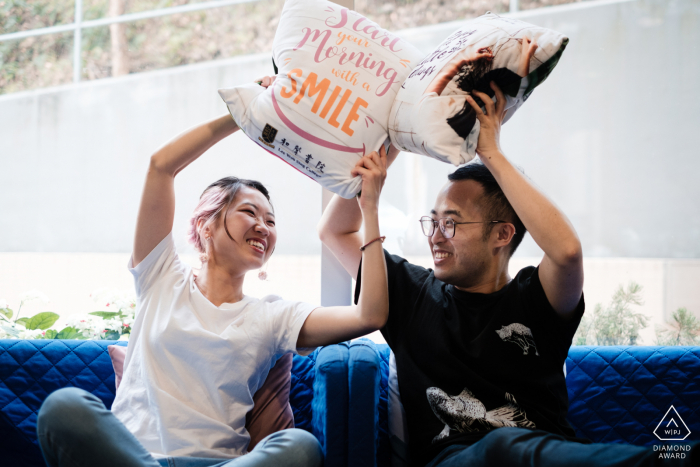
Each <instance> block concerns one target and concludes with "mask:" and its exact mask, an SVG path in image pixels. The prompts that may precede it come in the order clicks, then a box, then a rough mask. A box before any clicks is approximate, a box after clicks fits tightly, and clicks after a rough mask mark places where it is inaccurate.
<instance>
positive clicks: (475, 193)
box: [428, 180, 492, 287]
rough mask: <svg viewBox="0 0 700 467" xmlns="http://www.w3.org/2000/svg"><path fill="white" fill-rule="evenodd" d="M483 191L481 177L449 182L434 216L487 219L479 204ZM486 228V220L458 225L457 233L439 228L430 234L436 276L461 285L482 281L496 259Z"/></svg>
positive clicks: (457, 219)
mask: <svg viewBox="0 0 700 467" xmlns="http://www.w3.org/2000/svg"><path fill="white" fill-rule="evenodd" d="M483 194H484V189H483V187H482V186H481V184H480V183H479V182H477V181H474V180H459V181H454V182H452V181H451V182H448V183H447V184H446V185H445V186H444V187H443V189H442V190H441V191H440V193H439V194H438V197H437V199H436V200H435V207H434V208H433V209H432V211H431V213H430V216H431V217H432V218H433V219H434V220H438V219H441V218H443V217H448V218H450V219H452V220H453V221H455V222H482V221H484V220H486V219H483V214H482V212H481V211H482V210H481V208H480V205H479V203H480V202H481V200H482V199H483V198H482V197H483ZM483 232H484V224H463V225H455V232H454V237H452V238H445V236H444V235H443V233H442V231H441V230H440V228H436V229H435V232H434V233H433V235H432V236H431V237H429V238H428V243H429V244H430V250H431V253H432V255H433V262H434V264H435V277H436V278H437V279H439V280H441V281H443V282H446V283H448V284H452V285H455V286H458V287H470V286H472V285H475V284H478V283H479V279H480V278H481V277H482V276H483V274H484V273H485V272H486V271H487V269H488V265H489V263H490V261H491V260H492V255H491V254H490V252H489V248H488V240H485V239H484V235H483ZM449 233H450V232H448V234H449Z"/></svg>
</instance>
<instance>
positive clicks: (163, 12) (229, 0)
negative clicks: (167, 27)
mask: <svg viewBox="0 0 700 467" xmlns="http://www.w3.org/2000/svg"><path fill="white" fill-rule="evenodd" d="M257 1H259V0H212V1H210V2H203V3H191V4H188V5H181V6H174V7H169V8H160V9H157V10H148V11H141V12H139V13H129V14H126V15H120V16H111V17H108V18H100V19H94V20H90V21H83V0H75V19H74V21H73V22H72V23H70V24H61V25H58V26H50V27H47V28H39V29H30V30H28V31H19V32H13V33H9V34H1V35H0V42H5V41H14V40H18V39H26V38H27V37H36V36H44V35H47V34H58V33H61V32H68V31H73V81H74V82H76V83H77V82H78V81H80V77H81V71H82V59H81V51H82V30H83V29H88V28H98V27H101V26H109V25H110V24H117V23H129V22H132V21H139V20H142V19H149V18H159V17H161V16H168V15H174V14H177V13H189V12H193V11H201V10H209V9H211V8H221V7H224V6H229V5H237V4H240V3H253V2H257Z"/></svg>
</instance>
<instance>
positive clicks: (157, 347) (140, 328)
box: [112, 234, 316, 458]
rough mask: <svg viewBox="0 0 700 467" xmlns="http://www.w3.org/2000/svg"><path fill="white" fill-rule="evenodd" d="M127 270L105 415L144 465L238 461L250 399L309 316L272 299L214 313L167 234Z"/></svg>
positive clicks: (304, 306)
mask: <svg viewBox="0 0 700 467" xmlns="http://www.w3.org/2000/svg"><path fill="white" fill-rule="evenodd" d="M129 268H130V271H131V273H132V274H133V275H134V279H135V283H136V295H137V297H138V302H137V308H136V310H137V311H136V320H135V322H134V326H133V330H132V333H131V337H130V339H129V347H128V350H127V354H126V360H125V362H124V376H123V378H122V382H121V385H120V386H119V391H118V392H117V396H116V398H115V400H114V404H113V405H112V412H113V413H114V415H116V417H117V418H118V419H119V420H120V421H121V422H122V423H123V424H124V425H125V426H126V427H127V428H128V429H129V431H131V432H132V433H133V434H134V436H136V438H137V439H138V440H139V441H140V442H141V444H142V445H143V446H144V447H145V448H146V449H147V450H148V451H149V452H151V453H152V454H153V455H154V457H171V456H172V457H175V456H185V457H209V458H233V457H237V456H240V455H243V454H245V453H246V450H247V448H248V443H249V441H250V436H249V435H248V431H247V430H246V429H245V417H246V413H247V412H248V411H249V410H251V409H252V408H253V394H255V392H256V391H257V390H258V388H259V387H260V386H261V385H262V384H263V383H264V382H265V378H266V377H267V374H268V372H269V371H270V368H271V367H272V366H273V365H274V363H275V361H276V360H277V358H278V357H279V356H280V355H282V354H284V353H287V352H297V349H296V342H297V338H298V336H299V331H300V330H301V327H302V325H303V324H304V321H305V320H306V318H307V317H308V316H309V314H310V313H311V311H313V309H314V308H316V307H315V306H313V305H311V304H308V303H301V302H290V301H285V300H282V299H280V298H279V297H276V296H268V297H265V298H263V299H262V300H258V299H256V298H252V297H248V296H244V298H243V299H242V300H241V301H239V302H237V303H224V304H222V305H221V306H220V307H216V306H214V305H213V304H212V303H211V302H210V301H209V300H207V298H206V297H205V296H204V295H202V293H201V292H200V291H199V289H198V288H197V286H196V285H195V282H194V275H193V273H192V268H191V267H190V266H188V265H186V264H184V263H183V262H181V261H180V259H179V257H178V255H177V253H176V252H175V245H174V242H173V238H172V234H168V236H167V237H166V238H164V239H163V240H162V241H161V242H160V243H159V244H158V246H156V247H155V248H154V249H153V251H151V252H150V253H149V254H148V256H147V257H146V258H145V259H144V260H143V261H142V262H141V263H139V264H138V266H136V267H135V268H131V262H130V263H129ZM299 350H300V351H302V350H305V353H308V352H310V350H309V349H299Z"/></svg>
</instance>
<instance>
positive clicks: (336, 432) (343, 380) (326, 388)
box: [312, 342, 349, 467]
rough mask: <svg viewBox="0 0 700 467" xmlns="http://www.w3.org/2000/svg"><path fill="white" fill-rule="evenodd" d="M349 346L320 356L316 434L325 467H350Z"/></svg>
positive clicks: (323, 351) (324, 351) (342, 345)
mask: <svg viewBox="0 0 700 467" xmlns="http://www.w3.org/2000/svg"><path fill="white" fill-rule="evenodd" d="M348 357H349V344H348V343H346V342H342V343H340V344H336V345H329V346H327V347H323V348H321V350H320V351H319V352H318V356H317V357H316V375H315V379H314V399H313V403H312V408H313V421H312V425H313V434H314V436H316V438H317V439H318V440H319V442H320V443H321V448H322V449H323V455H324V459H325V460H324V466H325V467H347V465H348V463H347V456H348V405H349V397H348V393H349V391H348Z"/></svg>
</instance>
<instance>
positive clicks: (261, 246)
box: [248, 240, 265, 251]
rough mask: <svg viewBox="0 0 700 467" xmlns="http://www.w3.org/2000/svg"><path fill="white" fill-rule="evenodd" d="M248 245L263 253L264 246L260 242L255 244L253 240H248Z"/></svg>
mask: <svg viewBox="0 0 700 467" xmlns="http://www.w3.org/2000/svg"><path fill="white" fill-rule="evenodd" d="M248 245H251V246H254V247H255V248H259V249H261V250H262V251H265V245H263V244H262V243H260V242H256V241H255V240H248Z"/></svg>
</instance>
